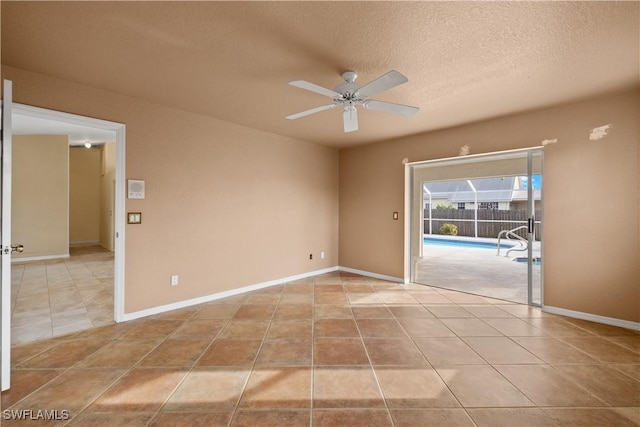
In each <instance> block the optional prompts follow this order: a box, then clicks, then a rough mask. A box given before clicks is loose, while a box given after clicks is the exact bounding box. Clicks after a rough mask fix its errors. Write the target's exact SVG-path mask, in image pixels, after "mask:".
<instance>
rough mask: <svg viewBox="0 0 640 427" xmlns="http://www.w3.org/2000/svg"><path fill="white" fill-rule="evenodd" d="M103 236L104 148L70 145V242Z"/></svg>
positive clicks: (74, 242)
mask: <svg viewBox="0 0 640 427" xmlns="http://www.w3.org/2000/svg"><path fill="white" fill-rule="evenodd" d="M99 238H100V150H99V149H97V148H90V149H87V148H84V147H71V148H69V243H70V244H72V245H73V244H81V243H90V242H95V243H97V242H98V240H99Z"/></svg>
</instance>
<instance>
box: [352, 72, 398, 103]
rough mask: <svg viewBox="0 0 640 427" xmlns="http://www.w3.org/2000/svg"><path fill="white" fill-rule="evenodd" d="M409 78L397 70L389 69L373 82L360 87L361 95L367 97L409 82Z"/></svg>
mask: <svg viewBox="0 0 640 427" xmlns="http://www.w3.org/2000/svg"><path fill="white" fill-rule="evenodd" d="M408 81H409V79H408V78H406V77H405V76H404V75H402V74H400V73H399V72H397V71H395V70H391V71H389V72H388V73H387V74H384V75H382V76H380V77H378V78H377V79H375V80H374V81H372V82H369V83H367V84H366V85H364V86H362V87H361V88H360V89H358V92H359V93H360V96H362V97H364V98H366V97H369V96H373V95H375V94H377V93H380V92H382V91H385V90H387V89H391V88H392V87H395V86H398V85H401V84H402V83H406V82H408Z"/></svg>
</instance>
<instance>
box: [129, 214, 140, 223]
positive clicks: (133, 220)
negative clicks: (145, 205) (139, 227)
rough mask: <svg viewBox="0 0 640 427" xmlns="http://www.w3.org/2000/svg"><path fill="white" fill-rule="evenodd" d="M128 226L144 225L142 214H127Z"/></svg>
mask: <svg viewBox="0 0 640 427" xmlns="http://www.w3.org/2000/svg"><path fill="white" fill-rule="evenodd" d="M127 224H142V213H141V212H127Z"/></svg>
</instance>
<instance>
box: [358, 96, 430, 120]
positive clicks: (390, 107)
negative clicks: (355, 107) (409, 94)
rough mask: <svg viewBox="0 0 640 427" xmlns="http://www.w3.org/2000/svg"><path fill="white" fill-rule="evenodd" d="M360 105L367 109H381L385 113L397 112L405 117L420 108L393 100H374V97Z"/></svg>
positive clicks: (415, 112)
mask: <svg viewBox="0 0 640 427" xmlns="http://www.w3.org/2000/svg"><path fill="white" fill-rule="evenodd" d="M362 106H363V107H364V108H366V109H367V110H375V111H382V112H385V113H391V114H397V115H399V116H405V117H409V116H413V115H414V114H417V113H418V111H420V108H418V107H411V106H409V105H402V104H394V103H393V102H386V101H376V100H374V99H372V100H368V101H364V103H363V104H362Z"/></svg>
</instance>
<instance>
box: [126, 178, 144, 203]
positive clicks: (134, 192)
mask: <svg viewBox="0 0 640 427" xmlns="http://www.w3.org/2000/svg"><path fill="white" fill-rule="evenodd" d="M127 187H128V193H129V198H130V199H144V181H141V180H139V179H129V180H127Z"/></svg>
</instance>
